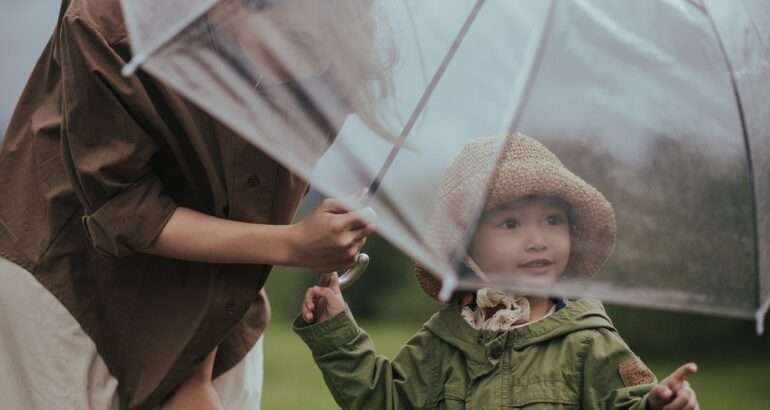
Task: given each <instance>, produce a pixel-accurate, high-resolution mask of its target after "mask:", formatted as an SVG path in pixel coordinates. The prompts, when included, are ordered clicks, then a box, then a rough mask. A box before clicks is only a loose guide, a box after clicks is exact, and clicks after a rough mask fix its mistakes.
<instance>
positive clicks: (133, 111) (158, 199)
mask: <svg viewBox="0 0 770 410" xmlns="http://www.w3.org/2000/svg"><path fill="white" fill-rule="evenodd" d="M57 55H58V58H59V62H60V64H61V68H62V70H61V72H62V79H61V80H62V81H61V84H62V87H63V88H62V115H63V118H62V122H63V129H62V156H63V158H64V163H65V164H64V165H65V168H66V169H67V171H68V174H69V176H70V179H71V181H72V185H73V187H74V189H75V191H76V193H77V195H78V198H79V200H80V202H81V203H82V205H83V208H84V216H83V227H84V229H85V230H86V231H87V234H88V237H89V238H90V239H91V242H92V244H93V246H94V247H95V248H96V249H97V250H98V251H99V252H100V253H102V254H107V255H112V256H116V257H120V256H125V255H128V254H131V253H134V252H140V251H142V250H144V249H146V248H148V247H150V246H151V245H152V243H153V241H154V240H155V239H156V238H157V236H158V235H159V234H160V232H161V231H162V229H163V227H164V226H165V224H166V223H167V222H168V220H169V219H170V218H171V215H172V214H173V212H174V210H175V209H176V204H175V202H174V200H173V199H172V198H171V197H170V196H169V195H167V194H166V193H165V192H164V188H163V184H162V182H161V181H160V180H159V179H158V177H157V176H156V174H155V173H154V172H153V168H152V160H153V157H154V156H155V154H156V153H157V152H158V149H159V142H158V140H156V139H155V138H154V137H153V133H154V132H153V129H152V125H151V124H156V123H157V122H158V118H159V114H157V113H156V112H155V110H154V108H153V107H154V104H153V102H152V100H151V98H150V97H149V95H148V94H147V92H146V90H145V88H144V87H143V86H142V83H141V82H140V81H139V79H138V78H137V77H132V78H128V79H127V78H123V77H122V76H121V75H120V68H121V67H122V65H123V63H124V59H123V58H122V57H121V56H120V55H119V54H118V53H117V52H116V51H115V50H114V49H113V47H112V46H111V45H110V43H109V42H108V41H107V40H106V39H105V37H104V36H103V35H102V34H101V33H100V32H99V31H98V30H96V29H95V28H94V27H92V26H90V25H89V24H88V23H86V22H85V21H84V20H82V19H79V18H77V17H70V18H67V17H65V18H64V20H63V22H62V27H61V31H60V38H59V49H58V50H57Z"/></svg>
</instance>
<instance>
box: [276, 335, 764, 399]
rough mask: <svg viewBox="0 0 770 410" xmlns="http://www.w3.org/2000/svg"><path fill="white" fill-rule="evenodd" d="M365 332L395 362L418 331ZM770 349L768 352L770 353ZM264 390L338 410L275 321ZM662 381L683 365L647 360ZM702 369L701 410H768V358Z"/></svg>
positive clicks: (717, 362) (728, 360) (306, 355)
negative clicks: (409, 338)
mask: <svg viewBox="0 0 770 410" xmlns="http://www.w3.org/2000/svg"><path fill="white" fill-rule="evenodd" d="M363 327H364V328H365V329H366V330H367V332H368V333H369V334H370V335H371V336H372V338H373V340H374V342H375V344H376V346H377V348H378V349H379V351H380V353H381V354H384V355H387V356H389V357H392V356H393V355H394V354H395V353H396V352H397V351H398V349H399V347H400V346H401V344H402V343H403V342H404V341H405V340H407V338H408V337H409V336H411V335H412V333H414V331H415V330H416V329H415V328H412V327H407V326H400V325H388V324H377V325H367V324H364V325H363ZM768 348H769V349H770V347H768ZM265 356H266V364H265V385H264V396H263V402H262V403H263V408H264V409H266V410H283V409H287V410H288V409H316V410H324V409H336V408H338V407H337V406H336V405H335V403H334V400H333V399H332V398H331V395H330V394H329V393H328V391H327V390H326V387H325V385H324V382H323V379H322V378H321V373H320V372H319V371H318V369H317V368H316V367H315V365H314V364H313V360H312V357H311V356H310V351H309V350H308V349H307V347H306V346H305V345H304V344H303V343H302V342H301V341H300V339H299V337H297V336H296V335H294V334H293V333H292V332H291V329H290V328H289V326H288V323H285V322H281V321H274V322H273V323H271V325H270V327H269V328H268V333H267V335H266V338H265ZM644 359H645V361H646V362H647V364H648V365H649V366H650V367H651V368H652V369H653V370H654V371H655V373H656V374H657V375H658V377H663V376H665V375H666V374H668V373H669V372H670V371H672V370H673V369H675V368H676V367H677V366H678V365H679V363H678V362H679V359H678V358H677V359H672V358H666V357H652V358H650V357H645V358H644ZM688 360H696V361H697V362H698V364H699V365H700V371H699V372H698V374H696V375H694V376H693V377H692V378H691V383H692V385H693V386H694V387H695V389H696V391H697V393H698V397H699V399H700V403H701V409H703V410H770V354H768V355H763V356H762V357H755V356H748V355H744V356H742V357H740V356H739V357H734V356H733V355H731V354H730V352H725V354H724V355H718V356H717V355H709V356H705V357H692V358H688Z"/></svg>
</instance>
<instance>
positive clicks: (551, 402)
mask: <svg viewBox="0 0 770 410" xmlns="http://www.w3.org/2000/svg"><path fill="white" fill-rule="evenodd" d="M576 377H577V376H573V375H569V374H567V375H557V374H555V375H548V376H536V377H531V378H527V379H524V380H519V381H517V382H516V384H515V385H514V386H513V392H512V395H511V408H514V409H526V410H568V409H578V408H579V407H580V406H579V399H580V397H579V395H578V393H577V390H576V386H577V385H578V383H577V379H576Z"/></svg>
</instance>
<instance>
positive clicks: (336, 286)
mask: <svg viewBox="0 0 770 410" xmlns="http://www.w3.org/2000/svg"><path fill="white" fill-rule="evenodd" d="M327 287H328V288H329V289H331V290H332V291H334V293H335V294H337V295H340V294H342V290H341V289H340V277H339V275H337V272H332V274H331V275H330V276H329V284H328V285H327Z"/></svg>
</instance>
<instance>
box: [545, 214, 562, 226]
mask: <svg viewBox="0 0 770 410" xmlns="http://www.w3.org/2000/svg"><path fill="white" fill-rule="evenodd" d="M545 220H546V222H547V223H548V225H563V224H564V223H565V222H566V221H565V218H564V215H559V214H554V215H548V216H547V217H546V218H545Z"/></svg>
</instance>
